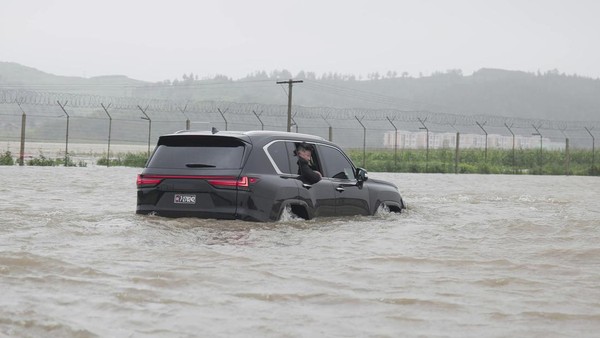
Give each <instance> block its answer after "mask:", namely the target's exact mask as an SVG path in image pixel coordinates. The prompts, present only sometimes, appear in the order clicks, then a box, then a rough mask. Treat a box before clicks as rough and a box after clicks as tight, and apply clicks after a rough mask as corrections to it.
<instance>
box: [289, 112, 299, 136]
mask: <svg viewBox="0 0 600 338" xmlns="http://www.w3.org/2000/svg"><path fill="white" fill-rule="evenodd" d="M296 114H297V113H294V115H293V116H290V119H292V124H291V125H290V126H294V127H295V128H296V134H297V133H298V123H296V120H294V116H296Z"/></svg>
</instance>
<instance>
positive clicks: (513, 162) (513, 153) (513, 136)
mask: <svg viewBox="0 0 600 338" xmlns="http://www.w3.org/2000/svg"><path fill="white" fill-rule="evenodd" d="M504 126H505V127H506V129H508V131H509V132H510V133H511V134H512V167H513V174H516V173H517V167H516V166H515V133H513V131H512V129H510V127H512V126H513V124H512V123H511V124H510V127H509V126H508V124H506V123H505V124H504Z"/></svg>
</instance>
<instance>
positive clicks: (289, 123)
mask: <svg viewBox="0 0 600 338" xmlns="http://www.w3.org/2000/svg"><path fill="white" fill-rule="evenodd" d="M302 82H304V81H302V80H292V79H289V80H287V81H277V82H276V83H277V84H284V83H287V84H288V115H287V131H288V132H290V131H291V130H292V85H293V84H294V83H302Z"/></svg>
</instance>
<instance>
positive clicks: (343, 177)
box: [317, 145, 370, 216]
mask: <svg viewBox="0 0 600 338" xmlns="http://www.w3.org/2000/svg"><path fill="white" fill-rule="evenodd" d="M317 149H318V156H319V159H320V162H321V165H322V168H323V171H324V172H323V176H324V179H323V180H327V181H329V182H330V183H331V184H332V187H333V189H334V191H335V212H336V214H337V215H340V216H348V215H370V208H369V191H368V188H367V185H365V184H363V183H362V182H361V183H359V182H358V180H357V179H356V168H355V167H354V165H353V164H352V162H351V161H350V160H349V159H348V157H347V156H346V155H345V154H344V153H343V152H342V151H341V150H340V149H338V148H336V147H333V146H330V145H319V146H318V147H317Z"/></svg>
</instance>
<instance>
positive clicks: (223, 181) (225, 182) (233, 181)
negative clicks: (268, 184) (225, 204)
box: [206, 176, 258, 188]
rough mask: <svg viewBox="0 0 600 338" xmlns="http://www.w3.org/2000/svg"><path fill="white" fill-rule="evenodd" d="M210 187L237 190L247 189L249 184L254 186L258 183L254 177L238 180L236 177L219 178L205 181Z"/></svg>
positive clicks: (243, 177)
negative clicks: (235, 188) (233, 188)
mask: <svg viewBox="0 0 600 338" xmlns="http://www.w3.org/2000/svg"><path fill="white" fill-rule="evenodd" d="M206 181H207V182H208V183H210V185H212V186H215V187H237V188H248V187H249V186H250V184H254V183H256V182H257V181H258V179H257V178H255V177H248V176H242V177H240V179H239V180H238V179H237V177H233V176H231V177H219V178H215V179H207V180H206Z"/></svg>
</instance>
